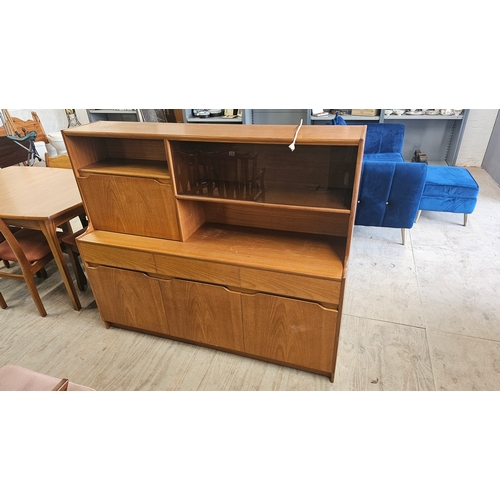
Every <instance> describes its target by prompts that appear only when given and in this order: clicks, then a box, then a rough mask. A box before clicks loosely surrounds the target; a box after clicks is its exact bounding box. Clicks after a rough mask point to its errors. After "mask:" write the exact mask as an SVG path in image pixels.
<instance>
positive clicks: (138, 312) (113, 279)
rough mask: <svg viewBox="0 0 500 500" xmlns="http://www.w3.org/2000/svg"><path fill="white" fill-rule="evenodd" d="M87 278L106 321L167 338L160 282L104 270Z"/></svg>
mask: <svg viewBox="0 0 500 500" xmlns="http://www.w3.org/2000/svg"><path fill="white" fill-rule="evenodd" d="M87 274H88V277H89V281H90V284H91V286H92V291H93V293H94V297H95V300H96V302H97V306H98V308H99V312H100V313H101V317H102V319H103V321H105V322H108V323H114V324H117V325H123V326H128V327H131V328H137V329H139V330H148V331H151V332H156V333H160V334H162V333H163V334H165V335H168V333H169V330H168V325H167V318H166V315H165V309H164V306H163V301H162V296H161V289H160V280H158V279H155V278H151V277H149V276H146V275H145V274H143V273H139V272H135V271H125V270H123V269H113V268H109V267H104V266H97V267H89V266H87Z"/></svg>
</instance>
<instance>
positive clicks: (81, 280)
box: [66, 246, 87, 292]
mask: <svg viewBox="0 0 500 500" xmlns="http://www.w3.org/2000/svg"><path fill="white" fill-rule="evenodd" d="M66 248H67V251H68V257H69V260H70V262H71V266H72V267H73V271H74V272H75V277H76V284H77V285H78V290H80V292H83V291H84V290H85V285H86V284H87V278H86V277H85V274H84V272H83V271H82V266H81V265H80V262H79V260H78V254H77V253H75V252H74V251H73V249H72V248H71V247H68V246H66Z"/></svg>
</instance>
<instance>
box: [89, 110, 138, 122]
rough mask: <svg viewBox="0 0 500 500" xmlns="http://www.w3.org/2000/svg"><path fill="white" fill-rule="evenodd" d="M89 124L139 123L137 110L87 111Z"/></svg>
mask: <svg viewBox="0 0 500 500" xmlns="http://www.w3.org/2000/svg"><path fill="white" fill-rule="evenodd" d="M87 116H88V117H89V122H91V123H92V122H98V121H115V122H140V121H141V117H140V114H139V110H138V109H87Z"/></svg>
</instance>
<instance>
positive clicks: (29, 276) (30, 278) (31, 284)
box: [24, 273, 47, 316]
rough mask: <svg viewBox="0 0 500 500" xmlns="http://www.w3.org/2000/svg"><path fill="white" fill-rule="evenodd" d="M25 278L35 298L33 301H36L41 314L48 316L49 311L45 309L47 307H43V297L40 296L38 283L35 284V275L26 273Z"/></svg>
mask: <svg viewBox="0 0 500 500" xmlns="http://www.w3.org/2000/svg"><path fill="white" fill-rule="evenodd" d="M24 279H25V281H26V285H28V290H29V292H30V294H31V297H32V298H33V301H34V302H35V305H36V308H37V309H38V312H39V313H40V316H47V312H46V311H45V307H43V304H42V299H41V298H40V295H39V293H38V290H37V288H36V284H35V280H34V279H33V275H32V274H30V273H26V274H25V275H24Z"/></svg>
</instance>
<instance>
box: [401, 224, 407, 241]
mask: <svg viewBox="0 0 500 500" xmlns="http://www.w3.org/2000/svg"><path fill="white" fill-rule="evenodd" d="M401 238H402V240H403V245H406V229H405V228H404V227H402V228H401Z"/></svg>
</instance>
